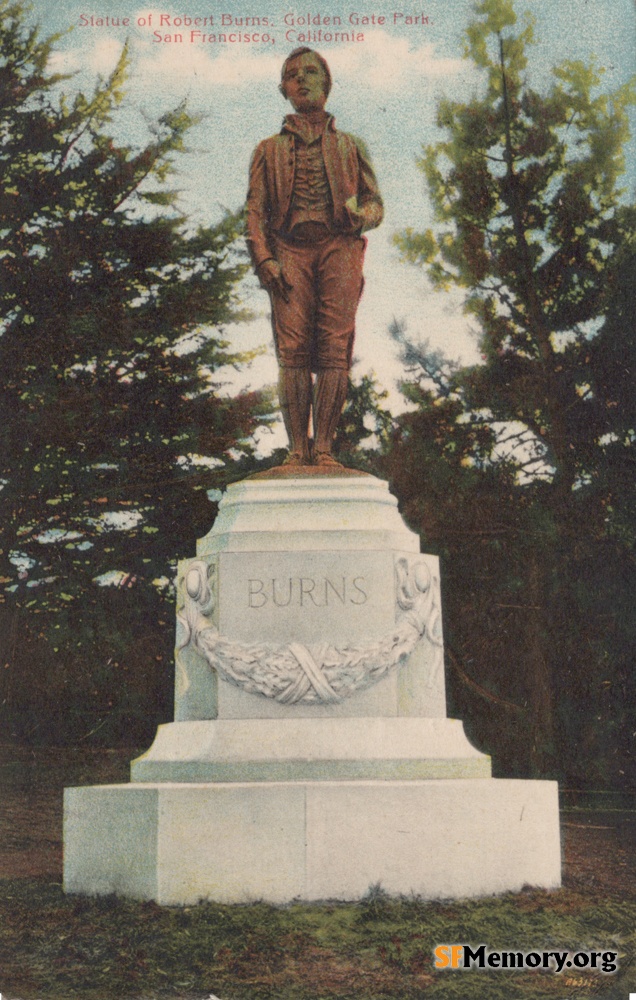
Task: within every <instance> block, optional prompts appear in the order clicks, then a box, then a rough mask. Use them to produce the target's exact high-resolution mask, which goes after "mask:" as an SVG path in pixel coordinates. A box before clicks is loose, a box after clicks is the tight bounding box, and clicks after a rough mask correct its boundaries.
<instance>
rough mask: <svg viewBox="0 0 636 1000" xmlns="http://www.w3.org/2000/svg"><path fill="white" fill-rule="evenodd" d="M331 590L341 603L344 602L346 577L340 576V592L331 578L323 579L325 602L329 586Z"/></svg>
mask: <svg viewBox="0 0 636 1000" xmlns="http://www.w3.org/2000/svg"><path fill="white" fill-rule="evenodd" d="M330 587H331V589H332V590H333V592H334V594H335V595H336V597H337V598H338V600H339V601H340V603H341V604H344V603H345V595H346V593H347V578H346V576H343V578H342V593H339V592H338V590H337V588H336V585H335V584H334V583H332V582H331V580H328V579H325V604H329V588H330Z"/></svg>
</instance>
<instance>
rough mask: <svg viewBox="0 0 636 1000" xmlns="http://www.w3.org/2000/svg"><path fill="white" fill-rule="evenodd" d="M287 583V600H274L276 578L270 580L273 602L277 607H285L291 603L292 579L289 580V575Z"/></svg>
mask: <svg viewBox="0 0 636 1000" xmlns="http://www.w3.org/2000/svg"><path fill="white" fill-rule="evenodd" d="M288 583H289V593H288V596H287V600H286V601H277V600H276V580H272V596H273V598H274V604H275V605H276V607H277V608H286V607H287V606H288V605H289V604H290V603H291V598H292V581H291V577H290V579H289V581H288Z"/></svg>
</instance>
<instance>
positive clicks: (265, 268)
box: [258, 257, 292, 302]
mask: <svg viewBox="0 0 636 1000" xmlns="http://www.w3.org/2000/svg"><path fill="white" fill-rule="evenodd" d="M258 277H259V278H260V280H261V283H262V284H263V285H264V286H265V288H266V289H267V291H268V292H272V293H273V294H274V295H280V297H281V298H282V299H283V301H284V302H289V290H290V288H291V287H292V286H291V285H290V283H289V282H288V280H287V278H286V277H285V275H284V274H283V270H282V268H281V266H280V264H279V263H278V261H277V260H274V258H273V257H270V258H269V259H268V260H264V261H263V263H262V264H261V265H260V266H259V268H258Z"/></svg>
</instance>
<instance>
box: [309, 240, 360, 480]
mask: <svg viewBox="0 0 636 1000" xmlns="http://www.w3.org/2000/svg"><path fill="white" fill-rule="evenodd" d="M365 247H366V240H364V239H361V238H360V237H356V236H335V237H333V238H332V239H330V240H328V241H326V242H325V244H324V245H323V248H322V251H321V254H320V259H319V261H318V266H317V275H318V287H317V309H316V340H317V344H316V350H317V359H318V364H317V368H318V372H317V379H316V388H315V394H314V461H315V463H316V465H333V464H336V462H335V459H334V458H332V456H331V449H332V445H333V439H334V437H335V434H336V430H337V428H338V422H339V420H340V416H341V414H342V410H343V408H344V405H345V402H346V399H347V386H348V376H349V369H350V367H351V360H352V356H353V342H354V337H355V317H356V310H357V308H358V302H359V301H360V295H361V294H362V287H363V279H362V263H363V260H364V250H365Z"/></svg>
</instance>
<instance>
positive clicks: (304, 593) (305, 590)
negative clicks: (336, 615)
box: [300, 576, 323, 608]
mask: <svg viewBox="0 0 636 1000" xmlns="http://www.w3.org/2000/svg"><path fill="white" fill-rule="evenodd" d="M306 583H307V584H309V583H310V584H311V586H310V587H305V584H306ZM315 586H316V581H315V580H312V579H310V578H309V577H307V576H301V578H300V606H301V608H302V607H304V601H303V597H311V600H312V603H313V604H314V605H315V606H316V607H317V608H321V607H322V606H323V605H322V604H318V602H317V601H316V598H315V597H314V595H313V591H314V589H315Z"/></svg>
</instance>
